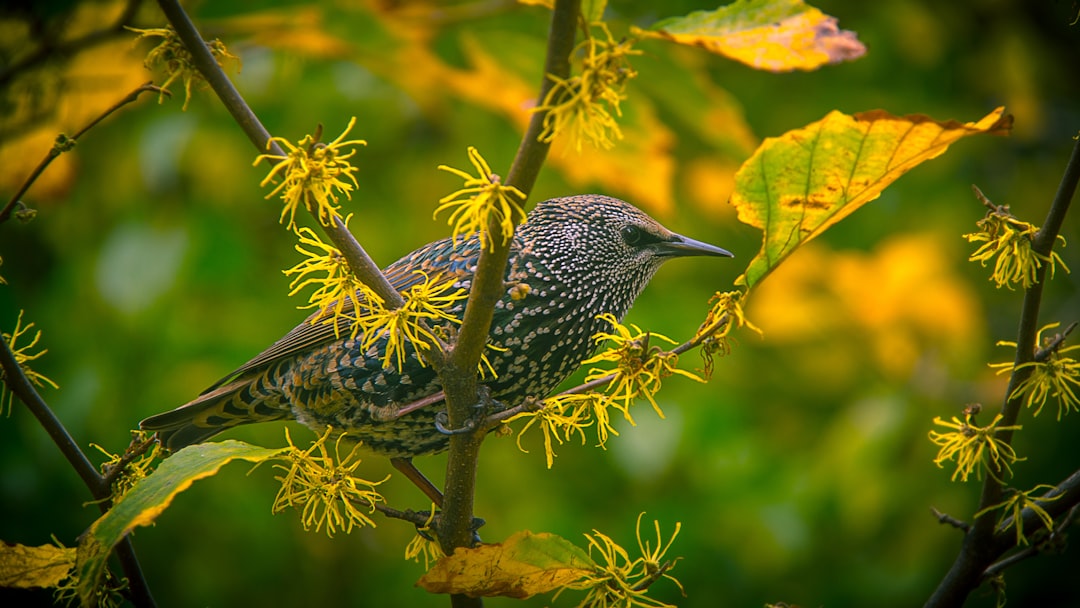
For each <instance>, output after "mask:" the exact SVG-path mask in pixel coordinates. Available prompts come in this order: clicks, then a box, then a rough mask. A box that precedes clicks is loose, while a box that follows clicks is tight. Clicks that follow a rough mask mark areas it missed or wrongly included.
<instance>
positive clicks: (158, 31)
mask: <svg viewBox="0 0 1080 608" xmlns="http://www.w3.org/2000/svg"><path fill="white" fill-rule="evenodd" d="M124 28H125V29H127V30H129V31H132V32H135V33H137V34H139V37H138V38H136V40H140V39H142V38H149V37H153V36H157V37H161V38H162V39H163V40H162V41H161V42H160V43H159V44H158V45H157V46H155V47H154V48H153V49H151V50H150V52H149V53H148V54H147V55H146V60H145V61H144V62H143V65H145V66H146V69H148V70H154V69H156V68H158V67H161V68H162V69H164V70H165V76H166V78H165V83H164V84H162V85H161V93H159V94H158V103H162V102H163V101H164V100H165V96H166V94H167V90H168V88H169V85H170V84H172V83H173V82H175V81H176V80H182V81H183V82H184V106H183V107H182V108H181V110H185V111H186V110H187V107H188V102H189V101H191V87H192V86H193V85H195V84H204V83H205V82H206V80H205V79H204V78H203V76H202V73H201V72H199V69H198V68H196V67H195V62H194V61H193V60H192V58H191V53H189V52H188V50H187V48H185V47H184V43H183V42H182V41H181V40H180V37H179V36H177V35H176V31H175V30H173V29H172V27H171V26H170V27H158V28H150V29H145V30H141V29H137V28H133V27H127V26H124ZM206 44H207V46H209V47H210V53H211V54H212V55H213V56H214V59H215V60H216V61H217V64H218V65H220V66H222V67H224V64H223V63H222V62H223V61H225V60H226V59H232V60H233V61H236V62H237V63H239V62H240V59H239V58H238V57H237V56H236V55H233V54H232V53H230V52H229V51H228V49H226V48H225V44H224V43H222V42H221V41H220V40H217V39H214V40H213V41H211V42H208V43H206Z"/></svg>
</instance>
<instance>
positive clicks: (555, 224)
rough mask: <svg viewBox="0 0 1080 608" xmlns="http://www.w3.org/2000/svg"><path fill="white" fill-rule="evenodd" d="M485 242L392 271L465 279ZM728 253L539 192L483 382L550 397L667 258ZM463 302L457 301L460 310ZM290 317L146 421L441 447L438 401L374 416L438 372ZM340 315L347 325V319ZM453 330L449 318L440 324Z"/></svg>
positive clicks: (176, 442)
mask: <svg viewBox="0 0 1080 608" xmlns="http://www.w3.org/2000/svg"><path fill="white" fill-rule="evenodd" d="M480 248H481V243H480V240H479V239H478V237H477V235H475V234H474V235H472V236H471V237H469V238H463V239H458V242H457V243H456V244H455V243H454V241H453V240H452V239H443V240H441V241H436V242H434V243H431V244H429V245H426V246H424V247H421V248H420V249H417V250H416V251H414V252H412V253H410V254H408V255H407V256H405V257H403V258H401V259H400V260H398V261H397V262H394V263H393V264H391V265H390V266H389V267H388V268H387V269H386V270H385V271H384V272H385V274H386V276H387V278H388V279H389V280H390V283H391V284H392V285H393V286H394V287H395V288H396V289H398V290H404V289H407V288H408V287H409V286H411V285H413V284H415V283H416V282H418V281H420V280H422V276H421V275H420V274H419V273H416V272H415V271H416V270H422V271H423V272H424V273H426V274H427V275H428V276H429V277H431V279H432V280H439V279H443V280H445V279H446V278H448V277H449V276H451V275H452V276H455V277H457V282H456V284H455V286H459V287H461V288H463V289H465V290H468V289H469V286H470V284H471V281H472V277H473V273H474V271H475V270H476V263H477V260H478V259H479V254H480ZM702 255H707V256H731V253H729V252H728V251H725V250H724V249H721V248H719V247H714V246H712V245H709V244H706V243H702V242H699V241H695V240H693V239H689V238H686V237H684V236H681V235H678V234H675V233H673V232H671V231H670V230H668V229H666V228H664V227H663V226H661V225H660V224H659V223H658V222H657V221H656V220H654V219H652V218H651V217H649V216H648V215H646V214H645V213H643V212H641V211H640V210H638V209H637V208H635V207H633V206H631V205H630V204H628V203H625V202H623V201H620V200H618V199H614V198H609V197H606V196H599V195H583V196H571V197H566V198H557V199H552V200H548V201H545V202H542V203H540V204H538V205H537V206H536V208H534V209H533V210H532V211H531V212H530V213H529V214H528V217H527V218H526V221H525V222H524V223H523V224H522V225H521V226H519V227H518V229H517V230H516V232H515V234H514V237H513V242H512V244H511V250H510V259H509V263H508V264H507V268H506V276H505V284H506V286H507V291H506V294H505V295H504V296H503V298H502V299H501V300H500V301H499V302H498V304H497V305H496V308H495V314H494V319H493V321H492V326H491V332H490V338H489V342H490V344H491V345H493V346H494V348H490V349H487V351H486V352H487V356H488V359H489V361H490V363H491V366H492V369H493V370H494V371H495V375H494V376H492V375H490V374H488V375H486V376H485V377H484V379H482V380H481V383H482V384H483V385H485V386H486V387H487V388H488V389H489V391H490V396H491V399H493V400H494V401H493V402H494V403H497V404H500V405H501V406H503V407H511V406H513V405H516V404H519V403H521V402H522V401H523V400H524V399H525V398H527V397H537V398H543V397H546V396H547V395H548V394H549V393H550V392H551V391H553V390H554V389H555V387H557V386H558V385H559V383H561V382H562V381H563V380H564V379H566V377H567V376H569V375H570V374H571V373H573V372H574V371H575V370H577V368H578V366H579V365H580V364H581V362H582V361H583V360H584V359H586V358H587V357H588V356H589V355H590V354H591V353H592V351H593V350H594V349H595V345H594V343H593V340H592V336H593V335H594V334H595V333H597V332H598V331H603V330H607V329H610V328H608V327H606V326H605V324H604V322H603V321H601V320H598V319H597V316H598V315H600V314H602V313H611V314H613V315H615V317H616V318H618V319H620V320H621V319H622V318H623V316H624V315H625V314H626V312H627V310H629V309H630V306H631V304H633V302H634V300H635V299H636V298H637V297H638V295H639V294H640V293H641V291H642V289H644V288H645V285H646V284H647V283H648V282H649V279H651V278H652V276H653V274H654V273H655V272H656V270H657V269H658V268H659V267H660V265H661V264H663V263H664V261H666V260H668V259H670V258H673V257H680V256H702ZM464 308H465V301H464V300H461V301H459V302H457V303H455V304H454V308H452V309H450V310H449V312H450V313H451V314H453V315H454V316H455V317H457V318H458V319H460V318H461V317H462V315H463V313H464ZM311 320H312V319H311V318H309V319H308V320H307V321H305V322H303V323H301V324H300V325H298V326H297V327H295V328H294V329H293V330H292V331H290V332H289V333H288V334H286V335H285V337H283V338H282V339H280V340H278V341H277V342H275V343H274V344H273V345H272V346H270V348H268V349H266V350H265V351H263V352H262V353H261V354H259V355H258V356H257V357H255V358H254V359H252V360H251V361H249V362H248V363H246V364H244V365H243V366H241V367H240V368H239V369H237V370H236V371H234V372H233V373H231V374H229V375H228V376H226V377H225V378H223V379H222V380H221V381H219V382H218V383H217V384H215V385H213V386H211V387H210V388H209V389H207V390H206V391H205V392H204V393H203V394H201V395H200V396H199V397H197V398H196V399H194V400H193V401H191V402H190V403H187V404H186V405H182V406H180V407H179V408H177V409H175V410H172V411H169V412H165V413H162V414H158V415H156V416H151V417H150V418H147V419H146V420H143V421H142V423H141V425H140V426H141V427H142V428H143V429H145V430H149V431H157V432H158V436H159V438H160V439H161V441H162V443H163V444H164V445H165V446H167V447H168V448H170V449H172V450H176V449H179V448H182V447H184V446H186V445H190V444H193V443H198V442H201V441H204V440H206V439H208V438H210V437H211V436H213V435H216V434H217V433H220V432H221V431H224V430H226V429H229V428H231V427H234V426H237V425H241V424H250V423H254V422H265V421H270V420H284V419H295V420H297V421H299V422H301V423H303V424H305V425H307V426H308V427H311V428H312V429H314V430H316V432H322V431H323V430H325V428H326V427H327V426H328V425H330V426H333V427H334V428H335V429H336V430H341V431H345V432H347V433H348V434H349V435H350V436H352V437H354V438H357V439H359V440H361V441H363V443H364V444H365V445H367V446H368V447H369V448H370V449H372V450H373V451H375V452H376V453H379V454H383V455H385V456H388V457H390V458H395V459H408V458H411V457H413V456H418V455H422V454H432V453H437V452H441V451H443V450H445V449H446V448H447V446H448V444H449V440H448V437H447V435H446V434H445V432H443V431H442V430H440V429H439V428H437V426H436V415H437V414H438V413H439V412H440V411H442V410H444V409H445V406H444V405H443V404H442V403H436V404H432V405H429V406H427V407H423V408H420V409H417V410H415V411H412V412H410V413H408V414H405V415H403V416H401V417H398V418H396V419H392V420H386V418H387V416H385V415H377V412H380V411H386V408H393V407H394V406H403V405H407V404H410V403H413V402H415V401H417V400H419V399H422V398H424V397H428V396H431V395H434V394H436V393H438V392H439V391H441V390H442V387H441V385H440V383H439V377H438V375H437V374H436V373H435V371H434V370H433V369H432V368H431V367H430V366H426V365H422V364H421V361H420V359H419V358H418V357H417V355H416V353H415V352H412V353H411V354H409V355H407V356H406V358H405V359H404V361H403V362H402V365H401V368H400V369H398V367H397V366H393V365H391V366H389V367H384V366H383V357H382V356H381V354H382V353H383V349H384V348H385V345H386V339H385V338H383V339H381V340H377V341H376V342H375V343H374V345H373V346H371V347H370V348H369V349H368V350H367V351H363V350H361V347H360V344H361V342H362V336H361V337H357V338H349V337H348V333H349V332H348V331H347V330H346V331H344V332H342V333H341V337H337V336H335V331H334V327H333V326H332V325H329V324H326V323H316V324H312V323H311ZM340 322H341V323H346V321H344V320H342V321H340ZM444 329H449V328H444Z"/></svg>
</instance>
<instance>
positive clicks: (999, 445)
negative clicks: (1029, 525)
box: [930, 405, 1021, 481]
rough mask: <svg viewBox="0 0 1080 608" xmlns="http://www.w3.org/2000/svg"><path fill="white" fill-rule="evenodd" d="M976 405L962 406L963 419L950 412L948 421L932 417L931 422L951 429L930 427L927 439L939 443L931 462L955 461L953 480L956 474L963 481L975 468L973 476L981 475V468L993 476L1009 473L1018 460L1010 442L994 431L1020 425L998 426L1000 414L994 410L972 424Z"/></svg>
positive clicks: (938, 464) (940, 464) (980, 476)
mask: <svg viewBox="0 0 1080 608" xmlns="http://www.w3.org/2000/svg"><path fill="white" fill-rule="evenodd" d="M979 409H980V408H979V407H978V406H976V405H971V406H968V407H966V408H964V420H963V421H960V419H959V418H957V417H956V416H953V417H952V421H950V422H946V421H945V420H942V419H941V418H940V417H938V416H935V417H934V424H936V425H938V426H943V427H946V428H950V429H953V430H951V431H946V432H938V431H930V441H932V442H934V443H935V444H936V445H938V446H940V449H939V450H938V454H937V457H935V458H934V464H936V465H937V466H938V467H939V468H941V467H942V466H943V463H944V462H945V461H947V460H955V461H956V470H955V471H954V472H953V475H952V480H953V481H956V479H957V478H958V477H959V478H960V480H961V481H967V480H968V476H969V475H971V473H972V471H974V472H975V477H976V479H982V471H983V469H986V471H987V473H989V474H990V475H991V476H992V477H994V478H995V479H997V473H998V472H1000V471H1003V470H1004V471H1006V472H1008V473H1009V474H1010V475H1011V474H1012V467H1011V465H1012V464H1013V463H1014V462H1016V461H1017V460H1021V459H1019V458H1017V456H1016V451H1015V450H1013V448H1012V446H1011V445H1009V444H1008V443H1006V442H1005V441H1003V440H1001V439H1000V438H998V437H997V433H998V431H1018V430H1020V428H1021V427H1020V425H1003V426H998V423H1000V422H1001V418H1002V416H1001V414H998V415H996V416H994V419H993V421H991V422H990V424H988V425H986V426H979V425H977V424H975V415H976V413H977V412H978V411H979Z"/></svg>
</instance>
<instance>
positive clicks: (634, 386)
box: [581, 313, 704, 424]
mask: <svg viewBox="0 0 1080 608" xmlns="http://www.w3.org/2000/svg"><path fill="white" fill-rule="evenodd" d="M597 318H598V319H601V320H603V321H607V322H608V323H610V324H611V327H612V331H613V332H614V333H607V332H600V333H597V334H596V335H595V336H593V340H595V341H596V342H597V343H598V344H599V343H601V342H605V341H610V342H611V343H612V347H611V348H608V349H607V350H605V351H603V352H601V353H599V354H597V355H596V356H594V357H591V358H589V359H586V360H585V361H582V362H581V363H582V365H586V364H590V363H600V362H601V361H608V362H612V363H615V364H616V367H615V369H596V368H594V369H591V370H589V374H588V375H587V376H586V377H585V381H586V382H590V381H592V380H596V379H599V378H603V377H605V376H608V375H611V374H614V378H613V379H612V380H611V382H610V383H608V385H607V388H606V389H605V390H606V392H607V397H608V399H610V401H611V404H612V405H613V406H614V407H615V408H617V409H618V410H619V411H621V412H622V413H623V416H624V417H625V418H626V420H627V421H628V422H629V423H630V424H635V423H634V419H633V417H632V416H631V415H630V404H631V403H632V402H633V400H634V399H635V398H637V397H645V398H646V399H647V400H648V401H649V403H650V404H652V407H653V410H655V411H656V414H657V415H658V416H660V417H661V418H663V417H664V412H663V410H661V409H660V406H659V405H658V404H657V403H656V399H655V397H654V396H655V395H656V392H657V391H658V390H660V384H661V380H662V379H663V378H665V377H667V376H670V375H672V374H678V375H680V376H685V377H687V378H690V379H691V380H697V381H698V382H704V380H703V379H702V378H700V377H698V376H697V375H695V374H692V373H690V372H688V371H686V370H682V369H679V368H677V367H676V364H677V363H678V361H679V355H677V354H675V353H673V352H667V351H664V350H663V349H661V348H659V347H656V346H653V347H650V346H649V340H650V339H651V338H658V339H660V340H664V341H665V342H668V343H670V344H675V341H674V340H672V339H671V338H668V337H667V336H664V335H661V334H655V333H653V334H650V333H643V332H642V331H641V329H640V328H639V327H638V326H636V325H631V326H630V327H632V328H633V332H631V331H630V329H629V328H628V327H626V326H625V325H622V324H621V323H619V321H618V319H616V318H615V315H612V314H611V313H604V314H602V315H599V316H598V317H597Z"/></svg>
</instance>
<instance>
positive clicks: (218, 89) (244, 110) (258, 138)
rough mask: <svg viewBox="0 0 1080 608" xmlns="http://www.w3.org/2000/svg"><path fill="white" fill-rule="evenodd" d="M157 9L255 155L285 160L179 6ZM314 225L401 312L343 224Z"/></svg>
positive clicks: (169, 2) (166, 0) (165, 2)
mask: <svg viewBox="0 0 1080 608" xmlns="http://www.w3.org/2000/svg"><path fill="white" fill-rule="evenodd" d="M158 5H159V6H161V10H162V12H164V13H165V16H166V17H167V18H168V19H169V23H170V24H172V26H173V29H174V30H176V34H177V36H179V37H180V40H182V41H183V43H184V46H185V47H187V50H188V52H189V53H191V57H192V60H193V61H194V63H195V66H196V67H197V68H198V69H199V73H201V74H202V76H203V78H205V79H206V82H208V83H209V84H210V87H211V88H213V89H214V92H215V93H217V96H218V98H219V99H220V100H221V103H222V105H224V106H225V109H227V110H228V111H229V113H230V114H232V116H233V119H234V120H236V123H237V124H238V125H240V128H241V129H243V131H244V133H246V134H247V136H248V139H250V140H251V143H253V144H255V147H256V148H257V149H258V150H259V152H266V151H267V150H269V151H270V152H272V153H273V154H277V155H280V156H285V152H284V151H283V150H282V149H281V148H280V147H279V146H278V145H277V144H276V143H274V142H271V141H270V132H269V131H267V130H266V127H264V126H263V124H262V122H261V121H260V120H259V118H258V117H257V116H256V115H255V113H254V112H253V111H252V110H251V107H250V106H248V105H247V102H245V101H244V98H243V97H242V96H241V95H240V92H239V91H238V90H237V89H236V87H235V86H234V85H233V83H232V81H231V80H229V77H228V76H226V75H225V72H224V71H223V70H222V69H221V66H220V65H218V63H217V60H215V59H214V56H213V55H212V54H211V53H210V48H209V47H208V46H207V45H206V43H205V42H204V41H203V38H202V36H201V35H200V34H199V32H198V30H197V29H196V28H195V24H194V23H192V22H191V19H190V18H189V17H188V15H187V13H185V12H184V9H183V8H181V7H180V3H179V2H178V1H177V0H158ZM318 224H319V225H320V226H321V227H322V229H323V231H324V232H325V233H326V235H327V236H328V237H329V238H330V240H331V241H333V243H334V246H335V247H337V248H338V250H339V251H341V253H342V255H344V256H345V259H346V260H347V261H348V263H349V269H350V270H352V272H353V274H355V275H356V277H357V278H358V279H360V280H361V281H363V282H364V284H365V285H367V286H369V287H371V288H372V289H374V290H375V293H377V294H379V297H381V298H382V299H383V301H384V302H386V304H387V306H389V307H391V308H401V307H402V306H403V305H404V304H405V301H404V300H403V299H402V298H401V294H399V293H398V292H397V290H396V289H394V288H393V286H392V285H390V282H389V281H388V280H387V279H386V277H385V276H383V274H382V272H381V271H380V270H379V267H378V266H377V265H376V264H375V262H374V261H373V260H372V259H371V256H369V255H368V254H367V252H366V251H365V250H364V248H363V247H361V246H360V243H359V242H357V240H356V237H354V236H353V235H352V233H351V232H349V231H348V229H346V228H345V224H344V222H342V221H341V220H340V219H338V220H337V221H336V222H335V223H334V225H332V226H324V225H323V224H322V222H318Z"/></svg>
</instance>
